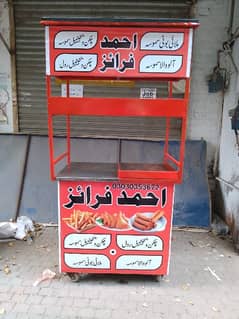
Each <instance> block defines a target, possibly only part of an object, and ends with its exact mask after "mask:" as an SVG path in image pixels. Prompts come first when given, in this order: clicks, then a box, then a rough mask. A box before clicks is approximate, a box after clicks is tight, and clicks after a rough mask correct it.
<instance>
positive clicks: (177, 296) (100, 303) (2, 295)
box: [0, 227, 239, 319]
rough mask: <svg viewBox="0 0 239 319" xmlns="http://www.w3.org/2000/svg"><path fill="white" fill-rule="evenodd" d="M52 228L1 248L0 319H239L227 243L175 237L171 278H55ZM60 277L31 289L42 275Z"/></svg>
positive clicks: (202, 236) (237, 287)
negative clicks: (78, 280) (49, 272)
mask: <svg viewBox="0 0 239 319" xmlns="http://www.w3.org/2000/svg"><path fill="white" fill-rule="evenodd" d="M57 245H58V243H57V228H53V227H50V228H45V229H44V230H43V233H42V235H41V236H39V237H37V238H35V239H34V241H33V242H32V243H31V244H29V243H28V242H26V241H14V242H11V243H0V269H1V271H0V319H1V318H4V319H5V318H6V319H11V318H19V319H20V318H21V319H28V318H32V319H38V318H44V319H50V318H52V319H53V318H54V319H57V318H59V319H63V318H64V319H67V318H72V319H73V318H84V319H85V318H91V319H98V318H99V319H108V318H115V319H116V318H117V319H118V318H121V319H122V318H130V319H134V318H140V319H152V318H157V319H161V318H162V319H174V318H175V319H180V318H181V319H187V318H190V319H191V318H199V319H214V318H215V319H218V318H223V319H239V297H238V296H239V256H238V254H237V253H236V252H235V251H234V249H233V245H232V243H231V241H230V239H229V238H226V239H221V238H219V237H216V236H214V235H213V234H212V233H197V232H184V231H174V232H173V240H172V255H171V266H170V274H169V276H167V277H164V278H163V280H162V281H161V282H160V283H158V282H156V281H155V278H153V277H150V276H149V277H148V276H116V275H115V276H113V275H88V276H86V277H84V278H82V280H81V281H80V282H78V283H74V282H71V281H70V279H69V277H68V276H65V275H64V274H59V273H58V248H57ZM46 268H49V269H51V270H52V271H55V272H57V276H56V277H55V278H54V279H52V280H49V281H44V282H42V283H40V284H39V285H38V286H36V287H33V283H34V282H35V281H36V279H37V278H39V277H40V276H41V273H42V271H43V270H44V269H46Z"/></svg>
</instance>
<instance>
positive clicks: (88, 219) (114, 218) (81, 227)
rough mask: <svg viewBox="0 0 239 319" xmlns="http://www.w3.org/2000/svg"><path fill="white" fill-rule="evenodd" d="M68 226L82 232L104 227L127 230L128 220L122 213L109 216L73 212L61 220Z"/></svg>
mask: <svg viewBox="0 0 239 319" xmlns="http://www.w3.org/2000/svg"><path fill="white" fill-rule="evenodd" d="M62 220H63V221H64V222H65V223H66V224H67V225H68V226H70V227H71V228H74V229H76V230H77V231H80V232H83V231H86V230H88V229H91V228H93V227H95V226H96V225H98V226H104V227H107V228H112V229H113V228H114V229H121V230H122V229H128V228H129V225H128V219H127V218H126V217H125V215H124V214H123V213H122V212H119V213H114V214H110V213H107V212H104V213H92V212H84V211H80V210H74V211H73V213H72V214H71V215H70V217H67V218H63V219H62Z"/></svg>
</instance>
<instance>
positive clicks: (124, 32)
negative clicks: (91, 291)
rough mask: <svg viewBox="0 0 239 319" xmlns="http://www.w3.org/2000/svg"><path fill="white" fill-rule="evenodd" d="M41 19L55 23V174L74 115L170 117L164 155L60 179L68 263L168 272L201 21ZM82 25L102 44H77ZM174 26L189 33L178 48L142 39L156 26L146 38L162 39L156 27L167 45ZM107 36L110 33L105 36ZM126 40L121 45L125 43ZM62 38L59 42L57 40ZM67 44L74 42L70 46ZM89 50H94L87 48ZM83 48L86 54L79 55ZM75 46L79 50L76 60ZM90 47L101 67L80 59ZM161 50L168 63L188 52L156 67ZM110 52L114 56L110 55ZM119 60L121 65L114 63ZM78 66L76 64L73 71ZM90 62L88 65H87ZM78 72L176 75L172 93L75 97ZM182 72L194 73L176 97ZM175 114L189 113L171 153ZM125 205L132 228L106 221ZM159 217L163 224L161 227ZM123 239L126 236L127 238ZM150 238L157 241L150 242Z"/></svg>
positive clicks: (70, 267) (79, 268)
mask: <svg viewBox="0 0 239 319" xmlns="http://www.w3.org/2000/svg"><path fill="white" fill-rule="evenodd" d="M41 23H42V24H43V25H45V26H47V28H46V37H47V41H46V65H47V67H46V73H47V77H46V83H47V99H48V128H49V149H50V152H49V154H50V174H51V179H55V178H56V174H55V166H56V164H57V163H59V162H60V161H61V160H63V159H66V161H67V164H68V165H69V167H70V163H71V129H70V126H71V117H72V116H91V115H92V116H128V117H129V116H138V117H149V116H152V117H163V118H164V119H165V123H166V129H165V137H164V141H165V146H164V156H163V163H160V164H138V163H122V162H121V155H120V154H119V161H118V165H117V167H118V172H117V173H118V175H117V174H116V172H114V175H113V178H114V179H115V181H113V182H112V181H111V182H105V181H102V180H98V179H97V181H96V180H94V181H82V180H76V181H72V180H71V179H70V178H69V177H68V176H66V178H68V179H69V180H60V181H59V201H58V202H59V217H60V220H59V224H60V228H59V232H60V234H59V238H60V243H59V246H60V271H63V272H69V273H71V272H87V273H95V272H97V273H122V274H131V273H132V274H135V273H136V274H151V275H165V274H167V273H168V267H169V257H170V242H171V228H172V209H173V197H174V184H175V183H180V182H181V181H182V173H183V163H184V152H185V138H186V119H187V105H188V101H189V93H190V80H189V76H190V60H191V45H192V29H193V28H195V27H197V26H198V23H197V22H182V21H181V22H166V21H164V22H162V21H161V22H160V21H157V22H155V21H154V22H152V21H145V22H142V21H140V22H139V21H138V22H137V21H133V22H132V21H131V22H129V21H118V22H112V21H111V22H109V21H89V20H88V21H78V20H74V19H73V20H72V21H68V20H59V21H56V20H54V19H53V20H50V19H48V20H44V21H42V22H41ZM69 31H71V32H72V33H71V38H68V35H69V34H68V33H67V32H69ZM76 31H77V32H81V31H83V33H84V36H85V35H87V36H86V37H88V41H91V40H90V36H89V34H94V36H95V45H94V46H91V47H90V48H82V47H81V48H79V47H78V48H75V49H73V48H72V45H73V44H74V43H75V41H76V42H77V41H81V40H80V37H77V36H75V35H77V33H74V32H76ZM65 32H66V33H67V37H66V36H65V34H66V33H65ZM167 32H168V33H170V34H171V40H172V41H175V37H176V38H177V41H179V42H180V41H181V39H183V40H182V41H181V42H182V43H181V46H178V48H177V49H175V48H174V49H173V50H171V49H172V47H171V48H169V47H168V50H165V48H164V50H161V48H160V47H159V48H157V49H156V51H155V50H153V49H152V50H148V49H147V48H145V47H144V45H145V43H144V45H142V42H143V41H144V40H145V39H146V38H147V36H146V37H145V35H147V34H150V40H147V41H146V42H147V45H152V46H154V42H155V38H154V33H157V34H158V35H157V37H159V38H160V39H161V40H162V39H163V40H162V41H163V42H164V44H163V45H165V37H167V36H168V35H166V36H165V34H166V33H167ZM96 34H97V35H96ZM179 34H180V35H179ZM178 35H179V36H178ZM57 36H58V38H60V41H58V42H56V41H55V38H56V37H57ZM94 36H93V37H94ZM107 37H108V40H107V41H106V40H104V39H107ZM69 41H70V44H69ZM104 41H105V44H106V47H107V45H108V47H107V48H106V49H105V47H104V45H103V44H102V43H104ZM108 41H109V42H108ZM119 42H120V43H121V47H119ZM56 43H57V45H58V47H57V48H56V47H55V44H56ZM59 43H60V44H59ZM89 43H90V42H88V44H89ZM126 43H127V45H126ZM129 43H130V46H129ZM139 43H140V44H139ZM67 44H69V46H68V47H67ZM88 44H87V45H88ZM126 46H127V48H126ZM109 48H110V50H109ZM129 49H130V50H129ZM107 50H108V51H107ZM85 52H87V53H86V54H85ZM145 52H146V53H145ZM155 52H156V54H155ZM75 53H76V54H78V56H76V55H75V56H74V54H75ZM67 54H68V55H71V59H70V60H69V59H68V56H67ZM87 54H88V56H89V55H91V56H92V60H91V59H88V62H89V64H90V65H91V63H92V61H93V58H94V57H95V56H96V55H97V59H95V61H96V62H95V64H96V65H95V68H92V69H90V70H87V68H88V67H89V64H82V65H81V66H80V67H79V64H80V63H82V59H81V57H82V56H83V55H84V56H87ZM60 55H61V56H62V60H61V63H60V64H58V66H57V67H56V61H57V59H58V57H59V56H60ZM154 55H155V56H156V58H157V59H158V58H159V59H160V57H164V58H165V59H164V62H165V63H166V61H167V59H168V57H171V58H172V59H171V62H172V64H174V63H176V62H174V57H176V58H175V61H176V60H177V57H178V56H182V59H181V62H182V64H181V66H180V68H179V69H177V68H175V70H174V69H173V68H174V67H172V65H171V66H169V65H167V63H166V64H164V65H163V64H162V68H165V65H166V71H165V70H164V72H161V71H158V72H156V73H154V68H155V67H157V64H158V62H157V59H156V60H154V62H152V65H151V60H150V59H151V58H152V59H154V58H153V56H154ZM129 56H131V58H133V61H134V63H133V64H127V63H129V62H130V59H129ZM109 57H110V59H112V61H111V60H109ZM113 57H114V60H113ZM116 57H117V59H116ZM145 57H146V58H147V59H148V58H149V57H150V59H148V62H147V64H145V66H144V67H145V69H144V71H145V70H146V71H145V73H144V74H143V73H142V69H140V67H141V65H140V63H141V62H142V61H144V58H145ZM83 59H84V58H83ZM118 60H120V61H118ZM69 61H71V62H69ZM102 61H103V62H107V63H108V64H107V63H105V66H108V69H107V70H106V71H105V70H103V71H102V70H100V63H101V62H102ZM122 61H124V62H126V65H128V66H129V65H130V67H128V69H126V70H123V71H122V70H120V67H119V65H120V64H121V67H122V63H123V62H122ZM112 62H114V63H113V64H114V65H111V64H110V63H112ZM69 63H70V64H69ZM130 63H131V62H130ZM160 63H161V62H160ZM103 64H104V63H103ZM123 64H124V63H123ZM154 64H155V65H154ZM132 66H133V67H132ZM75 67H76V69H75V71H73V69H74V68H75ZM101 67H102V65H101ZM171 67H172V70H171V71H175V72H171V73H170V72H168V71H167V70H168V69H170V68H171ZM57 68H58V69H57ZM77 68H78V69H77ZM147 68H152V70H153V71H152V72H151V73H147ZM167 68H168V69H167ZM86 70H87V72H85V71H86ZM88 71H89V72H88ZM52 76H57V77H60V79H61V80H62V81H65V82H66V97H61V96H52V95H51V77H52ZM76 78H81V79H97V78H99V79H100V78H103V79H114V80H116V79H121V78H122V79H127V80H129V79H135V78H137V79H143V80H145V79H147V80H155V79H157V78H160V79H163V80H169V84H168V98H164V99H158V98H157V99H136V98H86V97H80V98H76V97H74V98H71V96H70V81H71V80H73V79H74V80H75V79H76ZM178 79H186V85H185V94H184V97H183V98H181V99H179V98H174V97H173V82H172V80H178ZM58 115H64V116H65V117H66V150H65V152H63V153H62V154H60V155H58V156H57V157H55V154H54V131H53V118H54V117H55V116H58ZM172 118H178V119H180V120H181V136H180V149H179V155H178V157H174V156H173V155H172V154H170V150H169V140H170V130H171V127H170V122H171V119H172ZM114 167H115V166H114ZM64 178H65V177H64ZM155 200H156V201H155ZM161 210H162V212H161ZM159 211H160V214H161V213H162V214H163V215H164V216H163V217H162V216H161V217H160V218H161V219H160V220H157V222H156V223H153V224H152V225H153V226H152V228H151V229H149V228H147V229H145V228H144V229H142V228H141V229H140V228H138V227H137V221H136V216H137V214H138V213H140V214H141V218H142V217H143V218H145V217H147V216H146V215H147V214H150V216H151V217H152V216H153V214H158V213H159ZM106 212H107V213H106ZM119 212H120V213H119ZM122 212H123V215H124V228H121V226H122V220H121V226H120V224H118V222H117V223H116V224H114V226H112V225H111V226H110V227H106V226H107V225H106V220H107V218H108V222H109V221H110V220H111V219H114V217H115V216H117V214H118V215H119V214H122ZM95 213H96V215H95ZM85 214H86V215H87V214H88V215H89V214H90V215H91V216H94V217H93V220H91V221H90V224H87V225H85V224H81V222H80V223H79V218H80V220H81V221H82V218H83V216H85ZM142 214H143V216H142ZM145 214H146V215H145ZM107 215H108V217H107ZM104 216H106V217H104ZM121 216H122V215H121ZM154 216H155V215H154ZM104 218H105V220H104ZM87 220H88V219H87ZM141 222H142V220H141ZM151 222H152V221H151ZM83 225H84V227H83ZM135 225H136V226H135ZM159 225H161V226H160V227H159ZM88 226H90V228H88ZM138 226H139V225H138ZM141 226H142V225H141ZM120 240H123V242H122V243H123V244H122V243H121V242H120ZM145 241H147V243H150V245H149V246H148V245H147V244H146V245H145V244H144V242H145ZM82 243H83V244H82ZM153 245H156V246H153Z"/></svg>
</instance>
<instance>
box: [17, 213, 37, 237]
mask: <svg viewBox="0 0 239 319" xmlns="http://www.w3.org/2000/svg"><path fill="white" fill-rule="evenodd" d="M28 232H34V225H33V222H32V220H31V219H30V218H29V217H27V216H20V217H18V218H17V231H16V235H15V238H16V239H23V238H25V237H26V235H27V234H28Z"/></svg>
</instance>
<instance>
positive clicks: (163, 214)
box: [58, 181, 174, 275]
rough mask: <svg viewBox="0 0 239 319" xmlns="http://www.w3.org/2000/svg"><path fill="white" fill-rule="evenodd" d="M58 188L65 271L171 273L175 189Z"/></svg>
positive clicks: (78, 184)
mask: <svg viewBox="0 0 239 319" xmlns="http://www.w3.org/2000/svg"><path fill="white" fill-rule="evenodd" d="M58 186H59V188H58V191H59V197H58V198H59V222H60V270H61V271H62V272H86V273H95V272H97V273H121V274H124V273H125V274H130V273H132V274H137V273H138V274H152V275H154V274H155V275H165V274H167V272H168V264H169V254H170V240H171V239H170V236H171V224H172V205H173V195H174V185H172V184H157V183H155V184H154V183H121V182H118V181H117V182H92V181H90V182H87V181H59V184H58Z"/></svg>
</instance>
